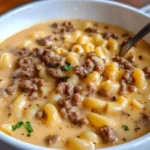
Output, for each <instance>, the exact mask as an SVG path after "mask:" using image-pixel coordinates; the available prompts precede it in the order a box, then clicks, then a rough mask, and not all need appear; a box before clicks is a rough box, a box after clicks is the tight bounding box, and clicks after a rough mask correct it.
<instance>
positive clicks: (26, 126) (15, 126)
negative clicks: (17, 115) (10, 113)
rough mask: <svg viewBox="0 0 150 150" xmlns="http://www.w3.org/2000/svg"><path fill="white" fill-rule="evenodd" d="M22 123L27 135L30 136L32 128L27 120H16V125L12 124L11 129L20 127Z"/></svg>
mask: <svg viewBox="0 0 150 150" xmlns="http://www.w3.org/2000/svg"><path fill="white" fill-rule="evenodd" d="M22 125H24V127H25V128H26V130H27V131H28V134H27V136H28V137H30V136H31V134H30V133H31V132H33V128H32V126H31V123H30V122H29V121H27V122H25V123H23V122H22V121H21V122H18V123H17V124H16V125H13V126H12V130H13V131H14V130H16V129H18V128H20V127H21V126H22Z"/></svg>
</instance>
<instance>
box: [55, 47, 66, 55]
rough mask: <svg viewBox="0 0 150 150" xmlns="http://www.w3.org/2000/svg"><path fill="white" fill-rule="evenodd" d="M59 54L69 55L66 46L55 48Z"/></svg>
mask: <svg viewBox="0 0 150 150" xmlns="http://www.w3.org/2000/svg"><path fill="white" fill-rule="evenodd" d="M54 51H55V52H56V53H57V54H59V55H62V56H63V55H67V53H68V51H67V50H66V49H64V48H57V49H55V50H54Z"/></svg>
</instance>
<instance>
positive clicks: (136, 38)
mask: <svg viewBox="0 0 150 150" xmlns="http://www.w3.org/2000/svg"><path fill="white" fill-rule="evenodd" d="M149 32H150V22H149V23H148V24H147V25H146V26H144V27H143V28H142V29H141V30H140V31H139V32H138V33H137V34H136V35H135V36H134V37H133V38H132V39H131V40H129V41H128V42H127V43H126V44H125V45H124V46H123V47H122V49H121V51H120V52H119V56H121V57H123V56H124V55H125V54H126V53H127V52H128V51H129V50H130V48H131V47H132V46H133V45H134V44H135V43H136V42H138V41H139V40H140V39H142V38H143V37H144V36H145V35H146V34H148V33H149Z"/></svg>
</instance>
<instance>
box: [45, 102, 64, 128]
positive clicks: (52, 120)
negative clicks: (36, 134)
mask: <svg viewBox="0 0 150 150" xmlns="http://www.w3.org/2000/svg"><path fill="white" fill-rule="evenodd" d="M44 112H45V114H46V116H47V118H46V122H47V125H48V126H55V125H57V124H59V123H60V121H61V120H60V116H59V114H58V111H57V109H56V107H55V106H54V105H53V104H46V106H45V107H44Z"/></svg>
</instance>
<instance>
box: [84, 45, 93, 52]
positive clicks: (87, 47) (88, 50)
mask: <svg viewBox="0 0 150 150" xmlns="http://www.w3.org/2000/svg"><path fill="white" fill-rule="evenodd" d="M83 49H84V52H85V53H89V52H93V51H94V45H93V44H92V43H86V44H83Z"/></svg>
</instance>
